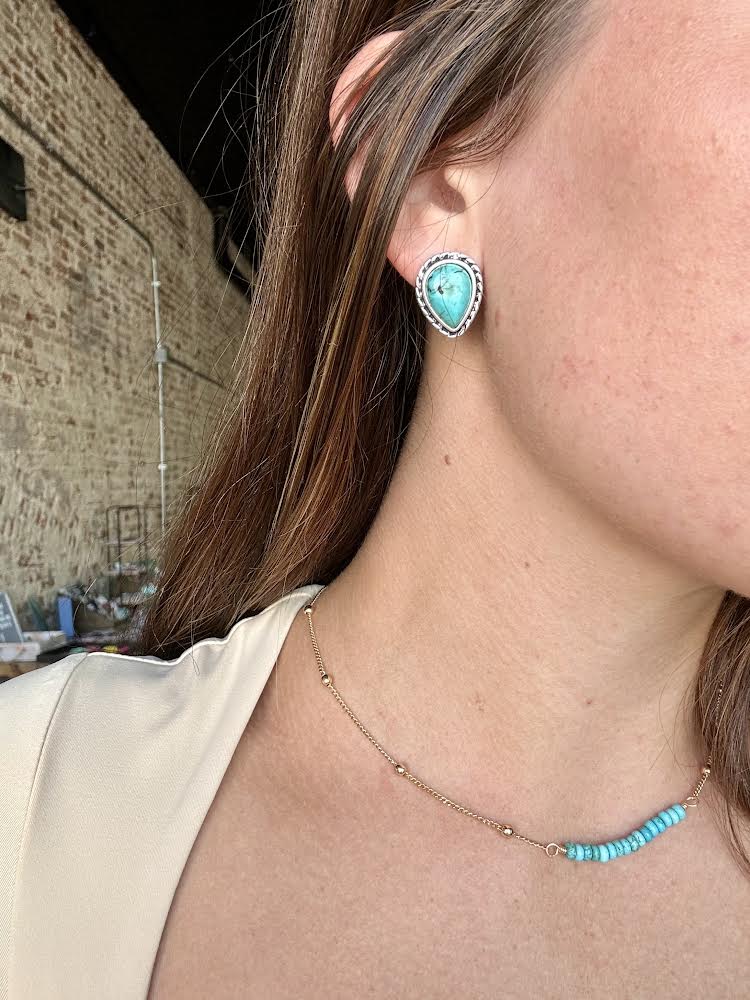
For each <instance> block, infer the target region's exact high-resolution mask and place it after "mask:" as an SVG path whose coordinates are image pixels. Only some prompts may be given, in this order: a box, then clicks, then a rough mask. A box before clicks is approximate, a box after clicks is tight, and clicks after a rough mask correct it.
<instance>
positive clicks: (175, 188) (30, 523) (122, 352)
mask: <svg viewBox="0 0 750 1000" xmlns="http://www.w3.org/2000/svg"><path fill="white" fill-rule="evenodd" d="M217 99H218V98H217ZM29 130H31V131H33V132H34V133H35V134H36V135H37V137H38V138H39V139H41V140H42V144H40V142H39V141H37V139H34V138H33V137H32V136H31V135H30V134H29ZM0 136H1V137H2V138H3V139H5V140H6V142H8V143H10V144H11V145H12V146H13V147H14V148H15V149H17V150H18V151H19V152H20V153H22V154H23V156H24V158H25V165H26V183H27V185H29V186H30V187H31V188H32V189H33V190H32V191H31V192H29V194H28V214H29V218H28V221H27V222H14V221H13V220H11V218H10V217H9V216H7V215H6V214H5V213H4V212H2V210H0V590H8V591H9V592H10V594H11V597H12V598H13V600H14V601H15V602H16V604H17V606H19V607H21V606H22V605H23V602H24V601H25V599H26V598H27V597H28V596H30V595H36V596H39V597H42V598H45V599H49V598H50V597H51V596H53V595H54V593H55V591H56V589H57V587H58V586H61V585H63V584H65V583H67V582H69V581H72V580H74V579H77V578H81V579H84V580H93V579H94V578H95V577H96V576H97V575H99V573H101V572H102V571H103V570H104V569H105V568H106V562H107V553H106V550H105V548H104V545H103V539H104V535H105V528H104V511H105V509H106V507H108V506H110V505H114V504H127V503H140V504H143V503H146V504H153V505H156V506H158V504H159V472H158V462H159V422H158V404H157V391H156V389H157V383H156V368H155V366H154V365H153V363H152V355H153V351H154V345H155V334H154V310H153V301H152V287H151V255H150V251H149V248H148V245H147V244H146V243H145V242H144V241H143V240H142V239H140V238H139V237H138V236H137V234H136V233H135V232H133V230H132V229H131V227H130V226H129V225H128V224H127V221H125V220H130V221H131V222H132V223H133V224H134V225H135V226H136V227H138V228H139V229H140V230H141V231H142V232H143V234H145V236H146V237H147V238H148V239H149V240H150V241H151V242H152V244H153V247H154V249H155V252H156V255H157V258H158V261H159V269H160V278H161V283H162V287H161V312H162V322H163V339H164V342H165V343H166V345H167V347H168V348H169V352H170V354H171V355H173V356H174V357H175V358H177V359H179V361H181V362H182V363H183V364H184V365H187V366H188V368H190V369H192V370H193V372H195V373H199V374H191V373H190V372H188V371H186V370H185V369H184V368H182V367H179V366H177V365H171V364H170V365H167V366H166V367H165V398H166V449H167V461H168V472H167V486H168V500H169V502H170V503H171V504H174V502H175V499H176V498H178V495H179V490H180V487H181V485H182V484H183V483H184V481H185V475H186V473H187V472H188V471H189V469H190V468H192V467H193V466H194V464H195V462H196V460H197V457H198V455H199V453H200V449H201V446H202V440H203V439H204V438H205V436H206V434H207V433H209V432H210V427H211V422H212V420H213V418H214V416H215V413H216V411H217V407H218V406H219V405H220V404H221V402H222V401H223V396H224V392H223V390H222V389H221V385H223V384H226V380H227V377H228V372H229V369H230V368H231V365H232V362H233V357H234V353H235V352H236V350H237V348H238V346H239V339H240V337H241V336H242V333H243V327H244V321H245V316H246V313H247V303H246V301H245V299H244V298H243V296H242V295H241V294H240V292H239V291H238V290H237V289H236V288H235V287H234V286H231V285H230V286H228V284H227V280H226V276H225V275H224V274H223V272H221V271H220V270H219V269H218V268H217V266H216V265H215V263H214V261H213V258H212V252H213V227H212V220H211V217H210V213H209V211H208V209H207V208H206V206H205V205H204V203H203V202H202V201H201V200H200V199H199V197H198V196H197V195H196V193H195V192H194V190H193V189H192V187H191V186H190V185H189V184H188V182H187V181H186V180H185V178H184V177H183V175H182V174H181V172H180V171H179V169H178V168H177V167H176V165H175V164H174V163H173V161H172V160H171V159H170V157H169V156H168V155H167V153H166V152H165V151H164V149H163V148H162V147H161V146H160V145H159V143H158V141H157V140H156V138H155V137H154V135H153V134H152V133H151V132H150V130H149V129H148V127H147V126H146V125H145V124H144V122H143V121H142V120H141V119H140V118H139V116H138V114H137V112H136V111H135V110H134V109H133V107H132V106H131V105H130V104H129V103H128V101H127V100H126V98H125V97H124V95H123V94H122V93H121V92H120V91H119V89H118V88H117V86H116V85H115V83H114V82H113V81H112V79H111V78H110V77H109V76H108V75H107V73H106V71H105V70H104V68H103V67H102V65H101V64H100V63H99V62H98V60H97V59H96V57H95V56H94V55H93V54H92V53H91V52H90V51H89V50H88V49H87V48H86V46H85V44H84V42H83V41H82V40H81V38H80V37H79V36H78V34H77V32H76V31H75V30H74V29H73V28H72V26H71V25H70V23H69V22H68V21H67V19H66V17H65V15H64V14H63V13H62V12H61V11H60V10H58V9H57V7H56V6H55V4H54V3H53V2H51V0H0ZM44 143H46V144H48V145H49V148H50V149H52V150H53V151H54V152H55V153H56V154H59V158H61V159H62V160H63V161H65V163H66V164H67V167H66V166H64V165H63V163H61V162H60V159H59V158H58V157H57V156H54V155H51V154H50V153H49V152H48V151H47V149H45V146H44ZM70 168H72V171H73V173H71V169H70ZM75 172H78V174H80V175H81V176H80V177H76V176H75V175H74V174H75ZM84 182H85V183H84ZM97 192H98V193H101V194H102V195H104V197H105V199H106V200H107V201H108V202H109V203H110V205H111V207H108V206H107V204H105V203H104V202H103V201H102V199H101V198H100V197H99V196H98V194H97ZM201 376H208V378H204V377H201ZM209 379H210V380H213V381H210V380H209ZM215 383H219V386H217V385H216V384H215ZM154 515H155V523H156V521H158V512H157V511H155V512H154Z"/></svg>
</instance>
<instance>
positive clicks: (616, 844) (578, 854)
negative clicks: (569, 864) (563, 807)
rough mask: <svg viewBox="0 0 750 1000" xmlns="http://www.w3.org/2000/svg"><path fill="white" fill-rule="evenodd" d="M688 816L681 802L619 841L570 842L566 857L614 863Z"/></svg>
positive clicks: (566, 849) (565, 850)
mask: <svg viewBox="0 0 750 1000" xmlns="http://www.w3.org/2000/svg"><path fill="white" fill-rule="evenodd" d="M686 815H687V812H686V810H685V807H684V806H683V805H682V803H681V802H675V804H674V805H672V806H668V807H667V808H666V809H662V811H661V812H658V813H657V814H656V815H655V816H652V817H651V819H647V820H646V822H645V823H644V824H643V825H642V826H640V827H638V829H637V830H633V832H632V833H629V834H628V835H627V836H625V837H621V838H620V839H619V840H609V841H607V842H606V843H604V844H580V843H576V842H575V841H568V842H567V843H566V844H565V845H564V852H565V856H566V857H567V858H569V859H570V860H571V861H602V862H605V861H614V859H615V858H622V857H624V856H625V855H626V854H634V853H635V852H636V851H640V849H641V848H642V847H645V846H646V844H648V843H650V842H651V841H652V840H653V839H654V838H655V837H658V836H659V834H660V833H664V831H665V830H667V829H668V828H669V827H671V826H676V825H677V824H678V823H681V822H682V821H683V820H684V819H685V817H686Z"/></svg>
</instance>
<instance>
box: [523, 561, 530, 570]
mask: <svg viewBox="0 0 750 1000" xmlns="http://www.w3.org/2000/svg"><path fill="white" fill-rule="evenodd" d="M524 566H525V567H526V569H528V568H529V566H531V563H530V562H529V561H528V560H527V559H526V560H524Z"/></svg>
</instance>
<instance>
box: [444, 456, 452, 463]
mask: <svg viewBox="0 0 750 1000" xmlns="http://www.w3.org/2000/svg"><path fill="white" fill-rule="evenodd" d="M443 461H444V462H445V464H446V465H450V464H451V457H450V455H443Z"/></svg>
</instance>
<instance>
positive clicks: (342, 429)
mask: <svg viewBox="0 0 750 1000" xmlns="http://www.w3.org/2000/svg"><path fill="white" fill-rule="evenodd" d="M598 9H599V5H597V3H596V2H595V0H358V2H357V3H352V2H351V0H295V2H294V3H293V4H292V5H291V7H290V11H289V16H288V18H287V19H286V21H285V23H284V25H283V26H282V28H281V30H280V32H279V34H278V36H277V40H276V42H275V43H274V44H275V46H278V48H277V50H276V51H277V52H278V53H279V55H278V57H277V61H276V63H275V67H276V68H275V72H274V71H273V70H272V74H271V76H270V78H269V80H272V81H274V82H273V83H271V82H267V84H266V88H265V113H264V114H263V115H262V116H261V118H260V121H261V130H260V132H259V134H258V136H257V138H256V141H254V143H253V147H254V151H255V152H256V154H257V156H256V159H255V161H254V162H255V164H256V167H257V170H256V174H257V176H256V178H255V197H254V210H255V212H256V215H257V219H258V224H259V227H260V231H261V233H262V235H263V238H264V250H263V257H262V263H261V267H260V270H259V274H258V279H257V284H256V286H255V290H254V294H253V299H252V304H251V312H250V319H249V323H248V328H247V333H246V336H245V338H244V342H243V344H242V347H241V350H240V352H239V357H238V361H237V366H236V378H235V380H234V384H233V386H232V388H231V389H230V391H229V393H228V399H227V404H226V406H225V408H224V411H223V413H222V416H221V419H220V422H219V427H218V431H217V433H216V436H215V439H214V444H213V447H212V448H211V449H210V451H209V452H208V453H207V454H206V456H205V458H204V460H203V462H202V465H201V466H200V467H199V468H198V469H197V470H196V474H195V476H194V478H193V483H192V484H191V486H189V487H188V489H187V490H186V492H185V495H184V502H183V507H182V509H181V510H180V511H179V514H178V515H177V516H175V517H173V518H172V520H171V523H170V527H169V530H168V531H167V534H166V536H165V538H164V539H163V542H162V552H161V559H160V565H161V573H160V577H159V579H158V587H157V590H156V594H155V596H154V598H153V599H152V601H151V603H150V605H149V606H148V608H147V610H146V615H145V618H144V621H143V623H142V626H141V630H140V635H139V638H138V639H137V641H136V645H137V652H139V653H140V654H146V655H147V654H152V655H157V656H160V657H163V658H172V657H174V656H177V655H178V654H179V653H180V652H182V651H183V650H184V649H186V648H188V647H189V646H190V645H192V644H193V643H195V642H197V641H198V640H200V639H202V638H205V637H207V636H221V635H225V634H226V633H227V631H228V630H229V628H230V627H231V626H232V625H233V624H234V623H235V622H236V621H238V620H239V619H241V618H244V617H247V616H250V615H253V614H255V613H257V612H258V611H260V610H262V609H263V608H264V607H266V606H267V605H268V604H269V603H271V602H272V601H274V600H276V599H277V598H278V597H280V596H282V595H283V594H285V593H287V592H288V591H289V590H291V589H294V588H296V587H298V586H301V585H303V584H305V583H309V582H312V581H316V582H321V583H326V582H329V581H330V580H332V579H333V578H334V577H335V576H336V575H337V574H338V573H339V572H341V571H342V570H343V569H344V567H345V566H346V565H347V563H348V562H349V561H350V560H351V559H352V557H353V556H354V554H355V553H356V552H357V549H358V548H359V546H360V544H361V543H362V540H363V538H364V536H365V534H366V533H367V531H368V528H369V526H370V524H371V522H372V519H373V517H374V515H375V513H376V512H377V509H378V507H379V505H380V503H381V501H382V498H383V495H384V493H385V491H386V489H387V487H388V483H389V480H390V477H391V474H392V472H393V470H394V467H395V464H396V460H397V457H398V453H399V449H400V446H401V442H402V441H403V439H404V434H405V431H406V429H407V427H408V424H409V419H410V416H411V412H412V407H413V404H414V401H415V398H416V392H417V388H418V385H419V378H420V373H421V367H422V360H423V343H424V325H423V319H422V316H421V313H420V312H419V309H418V306H417V303H416V299H415V296H414V294H413V289H412V288H411V287H410V286H409V285H407V283H406V282H405V281H404V280H403V279H402V278H401V277H400V275H398V274H397V273H396V271H395V270H394V269H393V268H392V267H391V266H390V265H389V264H388V261H387V259H386V252H387V248H388V244H389V241H390V238H391V234H392V230H393V228H394V226H395V223H396V219H397V216H398V213H399V210H400V207H401V202H402V199H403V197H404V195H405V193H406V190H407V188H408V186H409V183H410V181H411V180H412V178H413V177H414V175H415V174H416V173H417V172H419V171H420V170H424V169H426V168H428V167H434V166H435V165H437V164H438V163H442V164H445V165H447V164H449V163H460V162H465V161H467V160H470V159H471V160H479V159H481V158H482V157H483V156H485V155H487V156H489V155H493V154H494V155H497V154H498V152H500V151H501V150H503V149H504V148H506V147H507V146H508V145H509V144H510V143H511V142H512V141H513V139H514V137H515V136H516V135H517V134H518V133H519V131H520V129H521V127H522V125H523V124H524V122H527V121H528V120H529V119H530V117H531V116H532V115H533V113H534V109H535V108H536V107H538V106H539V103H540V102H541V100H542V97H543V95H544V92H545V87H546V85H547V84H549V83H550V82H551V81H552V80H553V79H554V74H555V72H556V71H558V72H559V69H560V67H561V66H562V64H563V63H564V61H565V59H566V58H567V57H568V56H570V54H571V53H575V52H576V51H578V48H579V46H580V45H581V43H582V40H583V37H584V35H585V34H586V29H587V28H592V27H593V26H594V25H595V23H596V17H595V13H596V11H597V10H598ZM401 29H403V33H402V34H401V35H399V36H398V37H397V39H396V43H395V44H394V45H393V46H392V48H391V49H390V50H389V53H388V59H387V61H386V62H385V63H384V65H382V66H381V67H380V69H379V71H378V72H377V74H376V75H374V76H373V77H371V78H370V79H369V80H368V81H367V85H366V87H363V88H362V89H361V90H360V91H358V92H357V98H358V100H357V102H356V105H355V106H354V108H353V109H352V108H351V107H348V108H347V112H350V117H349V118H348V120H347V122H346V125H345V127H344V129H343V131H342V133H341V136H340V137H339V139H338V141H337V143H336V145H335V146H334V144H333V142H332V141H331V135H330V126H329V106H330V102H331V97H332V94H333V88H334V86H335V84H336V82H337V80H338V78H339V75H340V74H341V72H342V70H343V69H344V67H345V65H346V63H347V62H348V60H349V59H350V58H351V57H352V56H353V55H354V54H355V53H356V52H357V51H358V49H359V48H360V47H361V46H362V45H363V44H364V43H365V42H366V41H367V40H368V39H369V38H371V37H373V36H374V35H377V34H379V33H381V32H385V31H391V30H401ZM358 150H359V151H361V150H365V151H366V155H365V157H364V162H363V165H362V174H361V177H360V180H359V183H358V186H357V192H356V194H355V196H354V198H353V200H352V201H351V202H350V200H349V198H348V196H347V194H346V189H345V186H344V176H345V172H346V168H347V166H348V164H349V162H350V160H351V158H352V156H353V155H354V153H355V152H357V151H358ZM749 647H750V601H748V600H747V599H746V598H744V597H741V596H739V595H737V594H734V593H732V592H728V593H727V594H726V597H725V600H724V602H723V604H722V606H721V608H720V610H719V612H718V614H717V617H716V620H715V622H714V625H713V627H712V630H711V633H710V635H709V637H708V641H707V643H706V647H705V651H704V655H703V660H702V664H701V668H700V670H699V673H698V677H697V678H696V685H695V688H694V692H693V703H692V706H691V713H692V719H693V722H694V726H695V731H696V735H698V736H699V737H700V738H701V739H702V740H703V741H704V742H705V744H706V746H708V747H710V748H711V753H712V756H713V770H714V776H713V783H714V784H716V785H717V786H718V787H719V788H720V789H721V791H722V792H723V793H724V797H723V799H722V801H723V802H724V803H725V807H726V809H725V815H724V819H725V827H726V829H727V833H728V836H729V839H730V842H731V844H732V846H733V849H734V854H735V857H736V858H737V859H738V860H740V861H741V863H743V864H744V866H745V870H746V871H747V872H748V873H750V858H749V857H748V856H747V854H746V853H745V851H744V849H743V847H742V841H741V837H740V832H739V828H738V826H737V825H736V824H737V816H735V815H734V814H733V810H734V811H736V812H737V813H738V814H739V815H740V816H743V817H744V818H747V817H748V816H750V748H749V745H748V744H749V740H748V723H749V721H750V648H749ZM719 686H722V687H723V689H724V691H723V697H722V702H721V711H720V713H719V714H718V717H717V716H716V715H715V713H712V712H710V711H709V708H710V706H711V705H712V704H713V700H714V698H715V695H716V692H717V690H718V688H719Z"/></svg>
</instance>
